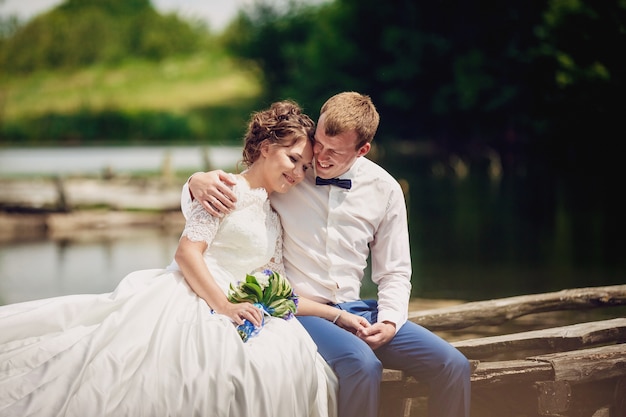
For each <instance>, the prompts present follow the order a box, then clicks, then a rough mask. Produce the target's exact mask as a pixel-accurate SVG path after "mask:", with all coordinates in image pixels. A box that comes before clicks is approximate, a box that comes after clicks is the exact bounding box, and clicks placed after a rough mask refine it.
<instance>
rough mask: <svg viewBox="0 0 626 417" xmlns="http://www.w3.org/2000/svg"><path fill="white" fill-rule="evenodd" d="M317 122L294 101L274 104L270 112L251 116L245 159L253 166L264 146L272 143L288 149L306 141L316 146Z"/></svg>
mask: <svg viewBox="0 0 626 417" xmlns="http://www.w3.org/2000/svg"><path fill="white" fill-rule="evenodd" d="M314 135H315V123H314V122H313V120H311V118H310V117H309V116H307V115H306V114H304V113H302V109H301V108H300V106H299V105H298V104H297V103H295V102H293V101H291V100H283V101H278V102H275V103H273V104H272V105H271V107H270V108H269V109H267V110H262V111H258V112H255V113H253V114H252V117H251V118H250V122H249V123H248V130H247V131H246V135H245V136H244V142H243V159H242V161H241V162H242V163H243V165H245V166H250V165H252V163H254V162H255V161H256V160H257V159H259V156H260V155H261V145H262V144H263V142H264V141H266V140H267V141H269V143H270V144H271V145H277V146H284V147H289V146H293V145H294V144H295V143H296V142H298V141H299V140H300V139H302V138H305V139H306V140H308V141H310V142H311V144H313V141H314Z"/></svg>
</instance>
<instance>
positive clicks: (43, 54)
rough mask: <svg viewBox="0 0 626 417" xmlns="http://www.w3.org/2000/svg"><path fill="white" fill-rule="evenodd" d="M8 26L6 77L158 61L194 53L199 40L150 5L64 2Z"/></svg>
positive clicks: (194, 31)
mask: <svg viewBox="0 0 626 417" xmlns="http://www.w3.org/2000/svg"><path fill="white" fill-rule="evenodd" d="M10 24H11V22H10V21H8V22H5V24H4V25H3V26H5V29H4V32H7V33H8V34H9V35H10V36H5V37H4V38H3V39H2V40H1V41H0V68H2V70H3V71H5V72H8V73H22V74H23V73H27V72H32V71H37V70H44V69H59V68H79V67H82V66H86V65H90V64H94V63H113V64H114V63H119V62H120V61H122V60H124V59H128V58H129V57H134V58H146V59H150V60H160V59H162V58H165V57H167V56H172V55H176V54H187V53H190V52H193V51H196V50H198V48H199V47H200V42H201V39H202V38H201V36H200V35H201V33H200V32H201V30H200V28H195V27H193V26H191V25H190V24H189V23H187V22H184V21H181V20H180V19H179V18H178V17H176V16H175V15H168V16H162V15H160V14H158V13H157V12H156V11H155V10H154V8H153V7H152V5H151V4H150V1H149V0H126V1H119V0H67V1H66V2H65V3H63V4H61V5H60V6H59V7H58V8H56V9H54V10H52V11H50V12H49V13H46V14H44V15H41V16H38V17H36V18H35V19H34V20H33V21H31V22H29V23H28V24H27V25H24V26H22V27H19V28H11V27H10V26H9V28H7V25H10Z"/></svg>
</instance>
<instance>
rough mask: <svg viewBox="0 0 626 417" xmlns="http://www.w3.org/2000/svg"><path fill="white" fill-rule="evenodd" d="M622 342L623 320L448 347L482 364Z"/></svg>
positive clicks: (625, 324) (625, 323) (625, 337)
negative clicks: (493, 359)
mask: <svg viewBox="0 0 626 417" xmlns="http://www.w3.org/2000/svg"><path fill="white" fill-rule="evenodd" d="M623 342H626V318H617V319H611V320H602V321H594V322H589V323H579V324H574V325H570V326H562V327H554V328H550V329H544V330H534V331H529V332H520V333H513V334H507V335H500V336H491V337H482V338H477V339H468V340H462V341H458V342H453V343H452V345H453V346H454V347H456V348H457V349H458V350H460V351H461V352H462V353H463V354H464V355H465V356H466V357H468V358H472V359H480V360H484V359H486V358H490V357H494V356H498V355H499V356H506V358H507V359H521V357H520V356H519V355H520V354H524V353H526V352H531V354H533V355H538V354H542V353H556V352H564V351H568V350H579V349H582V348H587V347H592V346H597V345H602V344H615V343H623ZM526 356H528V355H526ZM526 356H524V357H526Z"/></svg>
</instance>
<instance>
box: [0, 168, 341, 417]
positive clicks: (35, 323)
mask: <svg viewBox="0 0 626 417" xmlns="http://www.w3.org/2000/svg"><path fill="white" fill-rule="evenodd" d="M235 192H236V194H237V196H238V203H237V209H236V210H235V211H234V212H233V213H231V214H230V215H228V216H225V217H224V218H222V219H217V218H213V217H211V216H210V215H208V214H207V213H206V212H205V211H204V210H203V209H202V207H201V206H200V205H199V204H196V203H194V205H193V206H192V211H191V215H190V217H189V219H188V221H187V225H186V227H185V231H184V232H183V234H184V235H186V236H188V237H189V238H190V239H191V240H195V241H198V240H201V239H202V240H206V241H207V242H210V243H209V249H208V250H207V251H206V252H205V254H204V258H205V261H206V263H207V265H208V266H209V268H210V271H211V272H212V274H213V276H214V277H215V278H216V280H217V281H218V282H219V284H220V286H221V287H222V289H224V291H227V289H228V286H229V284H230V283H231V282H234V283H236V282H237V281H239V280H242V279H244V278H245V274H246V273H250V272H252V271H253V270H255V269H258V268H259V267H261V266H265V265H268V264H269V266H270V267H273V268H274V269H276V268H278V269H279V270H280V268H281V267H282V264H281V263H280V261H279V262H277V263H272V262H275V261H276V260H279V257H280V254H281V243H282V241H281V228H280V223H279V220H278V216H277V215H276V213H275V212H274V211H273V210H272V209H271V208H270V205H269V200H268V198H267V194H266V193H265V191H264V190H263V189H253V190H251V189H250V188H249V187H248V185H247V183H246V182H245V180H243V179H242V178H241V177H238V184H237V185H236V186H235ZM36 261H37V260H36V259H34V260H33V262H36ZM85 279H89V277H85ZM336 390H337V380H336V378H335V376H334V374H333V372H332V370H331V369H330V368H329V367H328V365H327V364H326V363H325V362H324V361H323V359H322V358H321V356H320V355H319V354H318V353H317V350H316V346H315V344H314V343H313V341H312V339H311V338H310V337H309V335H308V333H307V332H306V331H305V330H304V328H303V327H302V326H301V325H300V323H299V322H298V321H297V320H296V319H294V318H292V319H290V320H283V319H280V318H271V319H269V320H267V318H266V323H265V326H264V327H263V329H262V330H261V332H260V333H259V334H258V335H257V336H254V337H252V338H250V339H249V340H248V342H246V343H243V342H242V341H241V339H240V337H239V335H238V334H237V331H236V330H235V326H234V324H233V323H232V322H231V321H230V320H229V319H228V318H226V317H225V316H222V315H220V314H213V313H212V312H211V308H210V307H209V306H208V305H207V304H206V303H205V302H204V301H203V300H202V299H200V298H199V297H198V296H197V295H196V294H195V293H194V292H193V291H192V290H191V289H190V287H189V286H188V284H187V283H186V281H185V279H184V278H183V276H182V275H181V273H180V272H179V271H178V270H177V268H176V265H175V264H173V266H170V267H169V268H167V269H153V270H143V271H137V272H133V273H131V274H129V275H128V276H126V277H125V278H124V279H123V280H122V281H121V282H120V284H119V285H118V287H117V288H116V289H115V290H114V291H113V292H111V293H107V294H88V295H70V296H63V297H55V298H50V299H44V300H37V301H29V302H24V303H18V304H12V305H8V306H3V307H0V416H2V417H8V416H10V417H28V416H41V417H52V416H77V417H85V416H89V417H91V416H115V417H122V416H128V417H142V416H144V417H168V416H180V417H190V416H203V417H222V416H230V417H246V416H248V417H295V416H316V417H326V416H330V417H334V416H335V415H336V410H335V409H336Z"/></svg>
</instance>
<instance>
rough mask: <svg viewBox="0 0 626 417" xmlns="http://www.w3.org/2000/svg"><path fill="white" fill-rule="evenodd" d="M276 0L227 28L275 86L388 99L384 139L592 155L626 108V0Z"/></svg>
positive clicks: (291, 91)
mask: <svg viewBox="0 0 626 417" xmlns="http://www.w3.org/2000/svg"><path fill="white" fill-rule="evenodd" d="M269 4H270V2H267V1H266V2H261V3H259V6H258V8H256V9H253V10H252V12H251V13H247V14H242V15H241V16H240V18H239V19H238V20H237V22H236V24H235V25H234V26H233V27H232V28H231V31H230V32H228V33H227V35H228V36H230V38H228V37H227V41H228V44H229V45H231V47H232V50H233V51H234V52H235V53H237V54H239V55H240V56H242V57H243V58H245V59H247V60H253V61H254V62H256V63H257V64H258V65H259V66H260V68H261V69H262V71H263V75H264V77H265V81H266V93H267V95H268V99H275V98H280V97H292V98H294V99H296V100H298V101H300V102H301V103H303V104H304V105H305V108H308V109H310V110H309V111H311V110H317V109H318V108H319V105H320V104H321V102H322V101H323V100H324V99H325V98H327V97H328V96H329V95H331V94H334V93H336V92H338V91H342V90H350V89H353V90H358V91H361V92H363V93H366V94H369V95H371V96H372V97H373V99H374V101H375V102H376V103H377V106H378V107H379V110H380V111H381V114H382V116H383V123H382V125H381V129H380V131H379V135H378V140H380V141H383V142H384V141H385V140H388V139H391V138H395V139H398V138H400V139H409V140H421V139H427V140H430V141H433V142H435V143H437V144H439V147H440V148H441V149H445V150H447V151H448V152H455V153H460V154H463V153H466V154H470V153H471V152H473V150H474V149H479V150H481V149H484V148H485V147H491V148H495V149H497V150H499V151H500V153H501V154H502V155H508V156H511V155H513V157H511V158H508V157H507V158H504V157H503V161H505V162H506V161H508V160H514V159H515V155H514V154H519V152H520V149H521V148H523V149H526V151H529V152H535V151H537V152H538V153H542V152H544V150H545V149H546V147H547V148H549V149H550V150H551V153H549V154H550V155H551V157H555V152H560V153H561V154H570V153H574V154H576V155H580V156H581V157H584V158H589V157H591V154H592V153H593V152H592V153H590V152H588V151H590V150H593V151H594V152H595V153H596V154H597V153H598V148H597V147H596V146H595V145H592V144H591V142H589V137H590V136H591V135H593V134H594V132H595V133H597V132H598V131H597V130H595V129H596V127H597V124H598V123H602V124H603V125H606V126H614V123H615V122H612V121H615V120H619V117H618V115H617V114H616V109H618V108H619V107H616V106H614V105H613V103H617V102H619V98H620V97H621V96H622V95H623V93H624V83H623V75H622V74H624V63H623V61H624V59H623V58H622V55H623V54H621V53H619V52H618V51H622V50H624V49H626V48H625V46H626V45H625V44H624V37H625V34H626V30H625V29H624V28H625V27H626V25H625V23H624V22H625V21H624V10H625V9H626V3H625V2H624V1H623V0H611V1H606V2H595V3H594V2H592V1H591V0H553V1H551V2H548V3H545V2H535V1H530V2H529V1H522V0H511V1H508V2H498V1H493V0H477V1H471V2H468V1H462V0H445V1H441V2H415V1H411V0H389V1H386V2H380V1H374V0H335V1H334V2H330V3H323V4H322V5H321V6H320V7H316V8H297V7H294V8H292V9H290V10H288V11H284V9H283V10H281V11H277V9H273V8H272V7H271V6H270V5H269ZM589 100H591V102H592V103H593V105H591V106H590V104H589V103H590V101H589ZM592 107H593V108H592ZM616 116H617V117H616ZM572 118H574V119H575V121H574V123H572V122H571V119H572ZM603 131H604V129H603ZM619 131H620V132H622V133H623V132H624V129H623V128H620V129H619ZM590 147H591V148H593V149H590ZM599 152H600V153H602V151H599ZM544 153H545V152H544ZM529 166H530V167H531V168H532V167H533V166H532V165H529ZM505 169H508V167H506V166H505Z"/></svg>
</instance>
